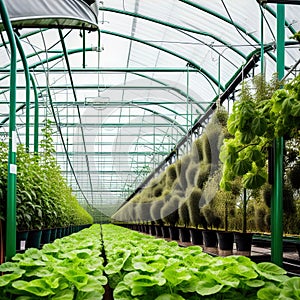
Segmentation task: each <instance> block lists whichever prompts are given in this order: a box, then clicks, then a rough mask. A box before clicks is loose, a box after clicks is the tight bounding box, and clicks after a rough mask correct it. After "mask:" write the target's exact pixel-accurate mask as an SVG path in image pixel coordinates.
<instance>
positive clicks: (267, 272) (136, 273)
mask: <svg viewBox="0 0 300 300" xmlns="http://www.w3.org/2000/svg"><path fill="white" fill-rule="evenodd" d="M99 233H100V227H99V225H93V226H92V227H90V228H88V229H84V230H82V231H80V232H79V233H76V234H72V235H71V236H68V237H64V238H62V239H58V240H56V241H55V242H54V243H52V244H47V245H45V246H44V247H43V248H42V249H41V250H37V249H28V250H27V251H26V252H25V253H24V254H17V255H16V256H14V257H13V261H12V262H7V263H4V264H2V265H1V266H0V272H3V273H4V275H3V276H0V300H2V299H5V300H7V299H17V300H29V299H61V300H69V299H70V300H71V299H76V300H81V299H82V300H83V299H90V300H101V299H103V295H104V286H105V285H106V284H107V279H108V283H109V285H110V287H111V288H113V290H114V291H113V296H114V299H115V300H127V299H135V300H138V299H143V300H150V299H151V300H180V299H181V300H182V299H191V300H193V299H195V300H196V299H215V300H216V299H239V300H243V299H262V300H270V299H285V300H291V299H293V300H294V299H300V278H298V277H295V278H290V277H288V276H286V275H285V274H286V272H285V271H284V270H283V269H281V268H279V267H277V266H276V265H274V264H271V263H260V264H255V263H253V262H252V261H251V260H250V259H248V258H246V257H243V256H231V257H225V258H222V257H211V256H210V255H208V254H206V253H203V252H202V249H201V248H200V247H198V246H192V247H188V248H181V247H179V246H178V245H177V243H176V242H166V241H164V240H162V239H155V238H154V237H151V236H145V235H142V234H140V233H137V232H133V231H130V230H128V229H125V228H122V227H118V226H114V225H103V236H104V243H105V245H104V246H105V251H106V255H107V259H108V264H107V265H106V266H105V267H104V266H103V259H102V257H101V248H102V245H101V241H100V234H99ZM104 273H105V274H106V276H105V274H104Z"/></svg>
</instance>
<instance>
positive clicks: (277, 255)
mask: <svg viewBox="0 0 300 300" xmlns="http://www.w3.org/2000/svg"><path fill="white" fill-rule="evenodd" d="M284 20H285V14H284V4H277V47H276V48H277V73H278V79H282V78H283V76H284ZM283 146H284V141H283V137H279V138H276V139H275V141H274V185H273V191H272V202H271V230H272V236H271V259H272V262H274V263H275V264H277V265H279V266H282V256H283V250H282V248H283V247H282V235H283V225H282V223H283V212H282V201H283V195H282V186H283V167H282V165H283Z"/></svg>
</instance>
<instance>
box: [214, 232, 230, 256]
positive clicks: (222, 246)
mask: <svg viewBox="0 0 300 300" xmlns="http://www.w3.org/2000/svg"><path fill="white" fill-rule="evenodd" d="M233 237H234V236H233V232H228V231H219V232H217V238H218V244H219V255H221V256H227V255H231V254H232V251H233Z"/></svg>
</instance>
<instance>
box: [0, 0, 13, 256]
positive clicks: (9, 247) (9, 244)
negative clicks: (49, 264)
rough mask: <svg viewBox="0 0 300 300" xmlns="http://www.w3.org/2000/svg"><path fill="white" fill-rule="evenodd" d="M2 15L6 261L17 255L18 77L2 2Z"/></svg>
mask: <svg viewBox="0 0 300 300" xmlns="http://www.w3.org/2000/svg"><path fill="white" fill-rule="evenodd" d="M0 15H1V19H2V22H3V25H4V28H5V30H6V32H7V36H8V39H9V43H10V48H11V69H10V107H9V112H10V113H9V148H8V149H9V151H8V176H7V214H6V259H7V260H10V259H11V258H12V257H13V256H14V255H15V254H16V235H17V232H16V230H17V225H16V210H17V205H16V184H17V165H16V161H17V154H16V151H17V145H16V103H15V102H16V77H17V72H16V70H17V45H16V40H15V35H14V32H13V29H12V26H11V23H10V20H9V16H8V13H7V9H6V6H5V4H4V1H3V0H0Z"/></svg>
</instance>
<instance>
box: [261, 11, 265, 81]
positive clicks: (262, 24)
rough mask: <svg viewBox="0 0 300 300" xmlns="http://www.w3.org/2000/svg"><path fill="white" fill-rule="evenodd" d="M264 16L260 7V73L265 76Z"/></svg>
mask: <svg viewBox="0 0 300 300" xmlns="http://www.w3.org/2000/svg"><path fill="white" fill-rule="evenodd" d="M264 52H265V50H264V15H263V8H262V7H260V73H261V74H262V75H263V74H264V73H265V67H264V63H265V61H264Z"/></svg>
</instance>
